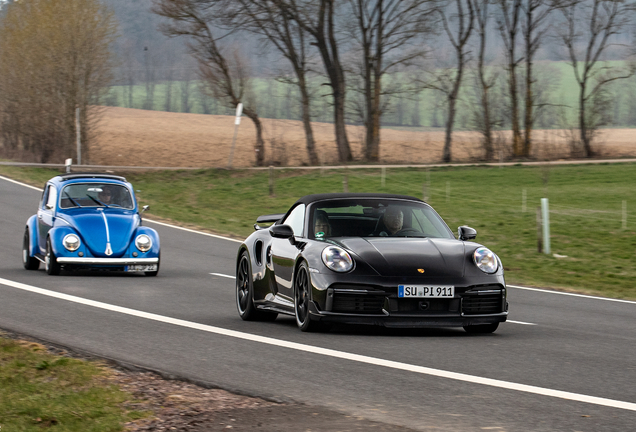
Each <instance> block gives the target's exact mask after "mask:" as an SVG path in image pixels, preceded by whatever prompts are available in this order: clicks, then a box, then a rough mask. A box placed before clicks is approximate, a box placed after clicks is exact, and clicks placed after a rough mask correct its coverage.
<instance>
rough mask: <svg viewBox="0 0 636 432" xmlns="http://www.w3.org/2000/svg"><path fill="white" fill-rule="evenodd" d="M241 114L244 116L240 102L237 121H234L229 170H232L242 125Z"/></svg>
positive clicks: (237, 109) (228, 163) (237, 107)
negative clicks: (239, 130)
mask: <svg viewBox="0 0 636 432" xmlns="http://www.w3.org/2000/svg"><path fill="white" fill-rule="evenodd" d="M241 114H243V104H242V103H241V102H239V104H238V105H237V106H236V119H235V120H234V138H232V149H231V150H230V159H229V160H228V162H227V167H228V169H232V157H233V156H234V146H235V145H236V135H237V134H238V127H239V125H240V124H241Z"/></svg>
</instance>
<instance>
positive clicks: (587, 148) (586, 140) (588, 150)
mask: <svg viewBox="0 0 636 432" xmlns="http://www.w3.org/2000/svg"><path fill="white" fill-rule="evenodd" d="M585 102H586V99H585V81H583V82H582V83H581V94H580V96H579V127H580V129H581V143H582V144H583V156H584V157H586V158H589V157H592V156H593V152H592V146H591V142H590V141H591V140H590V136H589V133H588V130H587V122H586V120H585Z"/></svg>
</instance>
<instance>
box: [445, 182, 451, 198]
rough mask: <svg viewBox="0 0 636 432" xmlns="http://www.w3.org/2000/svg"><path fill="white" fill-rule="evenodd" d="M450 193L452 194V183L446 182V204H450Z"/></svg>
mask: <svg viewBox="0 0 636 432" xmlns="http://www.w3.org/2000/svg"><path fill="white" fill-rule="evenodd" d="M450 193H451V189H450V182H449V181H447V182H446V204H448V203H450Z"/></svg>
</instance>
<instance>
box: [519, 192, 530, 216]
mask: <svg viewBox="0 0 636 432" xmlns="http://www.w3.org/2000/svg"><path fill="white" fill-rule="evenodd" d="M527 198H528V196H527V194H526V190H525V189H522V190H521V213H525V212H526V200H527Z"/></svg>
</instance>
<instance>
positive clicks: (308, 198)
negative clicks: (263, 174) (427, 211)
mask: <svg viewBox="0 0 636 432" xmlns="http://www.w3.org/2000/svg"><path fill="white" fill-rule="evenodd" d="M346 198H382V199H384V198H392V199H403V200H409V201H419V202H423V201H422V200H421V199H419V198H415V197H412V196H409V195H396V194H386V193H363V192H360V193H355V192H340V193H324V194H313V195H305V196H304V197H301V198H299V199H298V201H296V203H297V204H298V203H302V204H310V203H313V202H317V201H325V200H331V199H346Z"/></svg>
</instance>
